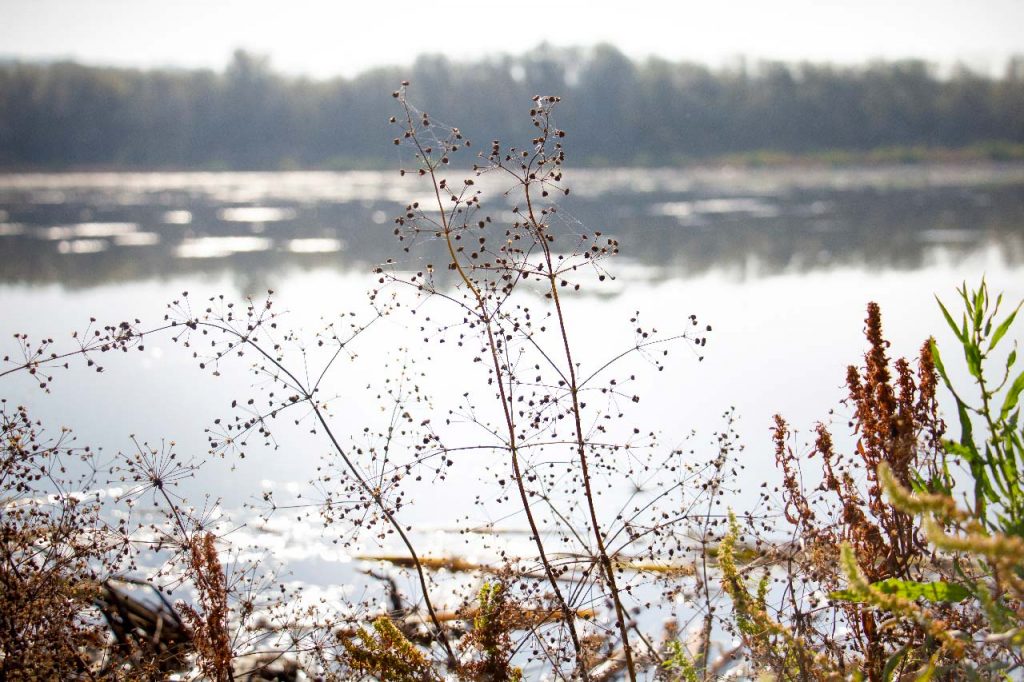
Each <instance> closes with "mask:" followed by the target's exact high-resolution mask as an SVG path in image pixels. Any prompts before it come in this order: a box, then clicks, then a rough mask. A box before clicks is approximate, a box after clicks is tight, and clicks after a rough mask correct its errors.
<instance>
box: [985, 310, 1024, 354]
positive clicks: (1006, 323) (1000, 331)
mask: <svg viewBox="0 0 1024 682" xmlns="http://www.w3.org/2000/svg"><path fill="white" fill-rule="evenodd" d="M1021 305H1024V301H1021V302H1020V303H1018V304H1017V308H1016V309H1015V310H1014V311H1013V312H1012V313H1010V314H1009V316H1007V318H1006V319H1005V320H1003V321H1002V323H1000V325H999V326H998V327H996V331H995V334H993V335H992V340H991V341H989V342H988V349H989V350H992V349H993V348H995V347H996V344H997V343H999V340H1000V339H1002V338H1003V337H1004V336H1006V332H1007V331H1009V329H1010V325H1011V324H1013V321H1014V319H1016V317H1017V312H1018V311H1019V310H1020V307H1021Z"/></svg>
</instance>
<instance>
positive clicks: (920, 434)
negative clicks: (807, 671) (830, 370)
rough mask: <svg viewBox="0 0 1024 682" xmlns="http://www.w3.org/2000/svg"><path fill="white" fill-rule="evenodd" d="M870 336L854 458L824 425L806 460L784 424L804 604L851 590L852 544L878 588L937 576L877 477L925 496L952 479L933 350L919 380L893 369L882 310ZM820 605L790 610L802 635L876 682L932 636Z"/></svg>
mask: <svg viewBox="0 0 1024 682" xmlns="http://www.w3.org/2000/svg"><path fill="white" fill-rule="evenodd" d="M864 334H865V337H866V339H867V342H868V350H867V352H866V353H865V355H864V365H863V367H857V366H852V365H851V366H850V367H849V368H848V370H847V377H846V384H847V389H848V394H849V397H848V399H847V404H848V405H849V406H850V407H851V408H852V410H853V416H852V419H851V421H850V426H851V427H852V430H853V437H854V444H853V448H854V451H853V453H852V454H851V455H843V454H841V453H839V452H837V451H836V446H835V444H834V442H833V438H832V434H831V433H830V432H829V429H828V427H827V426H826V425H824V424H820V423H819V424H818V425H817V426H816V428H815V431H816V440H815V442H814V445H813V446H812V448H811V450H810V452H809V453H808V454H807V455H806V456H800V455H799V454H798V453H797V452H796V451H795V450H794V448H793V446H792V445H791V441H792V435H791V433H790V431H789V428H788V426H787V424H786V423H785V421H783V419H782V418H781V417H778V416H777V417H776V418H775V419H776V427H775V431H774V441H775V453H776V463H777V465H778V467H779V469H780V470H781V472H782V476H783V500H784V504H785V518H786V520H787V522H788V523H790V524H791V525H792V526H793V527H794V529H795V531H796V533H797V535H798V537H799V538H800V542H801V545H802V547H801V551H800V552H799V553H797V554H796V555H795V558H796V561H795V563H794V564H791V566H790V569H789V578H788V580H789V589H790V590H791V591H793V593H794V595H795V597H796V599H800V598H802V595H810V594H813V593H814V592H815V591H818V592H819V593H820V592H826V593H828V592H834V591H835V590H838V589H839V588H840V587H841V586H842V584H843V583H844V582H845V575H844V573H843V572H842V570H841V569H840V567H839V561H838V548H839V547H840V545H842V544H843V543H846V545H847V546H849V547H850V548H851V549H852V550H853V552H852V554H853V556H855V557H856V560H857V563H858V566H859V570H860V571H861V572H862V573H863V575H864V576H865V579H866V580H867V581H868V582H870V583H874V582H878V581H884V580H887V579H901V580H921V579H923V578H924V577H925V576H927V575H929V574H930V571H932V570H934V565H931V564H929V556H930V555H929V552H928V550H927V548H926V542H925V538H924V535H923V533H922V529H921V525H920V522H919V520H918V519H916V518H915V517H914V516H913V515H911V514H908V513H906V512H904V511H902V510H901V509H900V508H898V507H896V506H894V505H893V504H891V503H890V502H889V501H888V500H887V499H885V497H884V495H883V490H882V486H881V484H880V483H879V481H878V478H877V473H876V472H877V470H878V467H879V465H884V466H886V467H888V471H890V472H891V474H892V476H893V477H894V478H895V479H896V480H897V481H899V483H900V485H902V486H905V487H908V488H910V487H913V486H917V487H918V488H921V489H927V488H928V486H930V485H932V484H933V483H934V482H936V481H940V479H941V478H942V474H941V472H942V461H943V460H942V458H943V452H942V448H941V442H940V441H941V437H942V434H943V433H944V430H945V424H944V423H943V422H942V420H941V419H940V418H939V416H938V407H937V400H936V395H935V388H936V383H937V376H936V372H935V364H934V360H933V358H932V354H931V350H930V345H929V343H928V342H926V343H925V344H924V345H923V346H922V348H921V352H920V357H919V359H918V363H917V369H916V372H915V371H914V370H912V369H911V365H910V363H909V362H908V361H907V360H905V359H902V358H901V359H898V360H896V361H895V362H891V361H890V359H889V356H888V350H889V342H888V341H886V340H885V337H884V335H883V332H882V320H881V312H880V309H879V306H878V305H877V304H875V303H871V304H869V305H868V313H867V319H866V320H865V328H864ZM815 460H818V461H820V462H821V464H820V471H821V474H820V476H819V475H817V473H816V472H817V469H816V468H815V469H809V468H808V465H809V464H811V463H812V462H814V461H815ZM940 482H943V483H945V481H944V480H942V481H940ZM814 601H816V602H817V604H818V610H817V611H809V612H804V613H802V612H801V609H799V608H796V609H790V612H791V613H794V612H795V615H794V622H793V626H794V628H795V630H796V631H797V632H798V633H799V634H800V636H802V637H804V638H807V639H808V641H810V642H813V643H814V646H817V647H821V648H822V650H828V651H831V652H832V655H833V656H835V657H837V658H838V660H840V661H841V662H843V665H844V666H849V667H848V668H847V669H849V670H853V669H860V670H861V671H862V672H863V673H864V674H866V675H867V676H868V677H869V678H870V679H875V678H876V677H877V676H878V675H881V671H882V669H883V668H884V667H885V664H886V661H887V659H888V655H889V654H891V651H892V647H893V646H894V645H896V643H897V642H902V643H906V642H908V641H911V642H917V643H920V642H923V641H925V640H926V639H927V638H928V637H929V636H930V635H929V633H928V632H927V630H924V629H921V628H917V629H916V630H915V629H914V628H915V627H916V626H914V625H913V623H911V624H909V625H906V626H905V627H909V628H910V630H909V631H907V630H905V629H904V630H902V631H897V630H895V629H887V628H886V627H885V625H884V624H883V623H882V622H881V620H879V618H880V617H879V615H878V614H877V613H875V611H874V609H873V607H871V606H869V605H865V604H863V603H859V602H856V601H840V602H837V603H834V604H833V605H832V606H831V607H828V606H827V603H826V602H825V600H823V599H822V598H821V597H817V598H816V599H813V598H812V602H814ZM794 603H796V602H794ZM943 617H946V618H949V619H950V620H951V621H952V622H955V623H956V624H957V626H960V627H964V628H968V629H969V628H970V627H971V624H970V622H969V621H968V619H966V617H965V616H963V615H961V611H958V610H957V609H946V611H945V612H944V613H943ZM837 621H838V622H841V623H844V624H845V625H846V627H848V628H849V630H850V635H849V636H848V637H846V638H837V637H835V636H834V635H833V634H832V633H833V631H834V626H835V622H837Z"/></svg>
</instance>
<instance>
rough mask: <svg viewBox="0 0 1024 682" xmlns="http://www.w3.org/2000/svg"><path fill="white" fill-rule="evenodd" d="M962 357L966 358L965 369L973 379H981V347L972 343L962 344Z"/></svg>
mask: <svg viewBox="0 0 1024 682" xmlns="http://www.w3.org/2000/svg"><path fill="white" fill-rule="evenodd" d="M964 358H966V359H967V370H968V371H969V372H970V373H971V376H972V377H974V378H975V379H981V349H980V348H978V347H977V346H975V345H974V344H973V343H965V344H964Z"/></svg>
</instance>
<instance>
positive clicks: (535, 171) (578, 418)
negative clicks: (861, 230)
mask: <svg viewBox="0 0 1024 682" xmlns="http://www.w3.org/2000/svg"><path fill="white" fill-rule="evenodd" d="M534 102H535V103H536V104H537V107H536V108H535V109H533V110H532V111H531V114H532V116H533V121H534V125H535V126H536V127H538V128H540V129H541V135H540V136H539V137H537V138H535V139H534V145H535V151H534V153H533V155H532V156H531V157H530V158H529V160H528V161H526V162H523V163H522V164H521V166H520V169H521V170H520V172H521V173H522V175H519V174H517V173H516V172H514V171H513V170H511V169H508V168H507V166H504V165H502V166H499V167H501V168H504V169H505V170H508V172H510V173H512V175H514V176H515V177H516V180H517V181H518V182H519V183H520V184H521V185H522V187H523V193H524V196H525V198H526V211H527V212H526V218H527V225H528V227H529V228H530V230H531V231H532V232H533V234H534V237H535V240H536V242H537V243H538V244H540V247H541V250H542V251H543V253H544V265H545V267H546V272H545V273H544V274H545V277H546V279H547V281H548V293H549V295H550V297H551V300H552V302H553V303H554V307H555V315H556V318H557V321H558V334H559V336H560V337H561V341H562V349H563V350H564V352H565V364H566V368H567V370H568V377H567V378H568V384H569V386H568V390H569V395H570V397H571V398H572V416H573V421H574V428H575V432H576V452H577V455H578V457H579V463H580V475H581V477H582V479H583V487H584V491H585V497H586V501H587V512H588V514H589V515H590V525H591V529H592V530H593V533H594V540H595V542H596V543H597V553H598V558H599V560H600V563H601V569H602V571H603V572H604V576H605V580H606V581H607V583H608V591H609V594H610V595H611V598H612V603H613V604H614V606H615V620H616V625H617V626H618V629H619V634H620V636H621V637H622V648H623V652H624V655H625V659H626V670H627V671H628V673H629V679H630V680H636V667H635V665H634V664H633V649H632V647H631V646H630V644H629V624H628V622H627V614H626V610H625V608H624V607H623V605H622V598H621V596H620V594H619V588H618V585H617V584H616V582H615V569H614V567H613V566H612V560H611V558H610V557H609V556H608V551H607V549H606V548H605V542H604V533H603V532H602V530H601V528H602V526H601V523H600V521H599V520H598V518H597V509H596V507H595V505H594V492H593V489H592V487H591V484H590V467H589V466H588V463H587V445H586V441H585V439H584V436H583V419H582V410H581V408H580V399H579V390H580V389H579V384H578V382H577V379H576V363H575V362H574V361H573V356H572V346H571V344H570V343H569V332H568V329H567V327H566V322H565V315H564V313H563V312H562V303H561V298H560V297H559V295H558V289H559V281H558V270H557V269H556V268H555V264H554V261H553V259H552V256H551V237H550V235H549V234H548V232H547V225H546V224H545V223H544V222H543V221H542V220H541V219H539V218H538V216H537V211H536V209H535V208H534V202H533V196H532V190H533V187H534V180H535V179H536V178H537V176H541V177H543V178H547V177H551V178H552V179H553V180H555V181H556V182H557V179H558V177H560V171H559V166H560V165H561V163H562V160H563V158H564V152H563V151H562V148H561V147H562V145H561V143H559V142H555V155H554V156H553V157H549V156H548V154H547V149H546V146H545V143H546V141H547V140H548V139H550V138H552V137H553V138H555V139H556V140H557V139H558V138H560V137H561V136H562V135H564V133H562V131H559V130H553V129H552V128H551V126H550V115H551V109H552V107H553V106H554V105H555V104H557V102H558V98H557V97H535V98H534ZM491 158H492V162H496V163H498V164H501V160H500V156H498V157H495V156H494V155H493V154H492V157H491ZM545 166H547V168H545ZM542 182H543V181H542ZM541 186H542V187H543V184H542V185H541ZM561 284H562V286H564V285H565V284H566V282H564V281H563V282H562V283H561Z"/></svg>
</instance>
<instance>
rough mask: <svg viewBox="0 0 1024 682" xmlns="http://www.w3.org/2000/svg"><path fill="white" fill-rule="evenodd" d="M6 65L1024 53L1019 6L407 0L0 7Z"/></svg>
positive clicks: (183, 0) (938, 59) (961, 58)
mask: <svg viewBox="0 0 1024 682" xmlns="http://www.w3.org/2000/svg"><path fill="white" fill-rule="evenodd" d="M0 4H2V8H3V21H2V22H0V58H4V59H18V60H26V61H34V60H52V59H65V58H67V59H74V60H76V61H80V62H83V63H87V64H96V65H111V66H127V67H139V68H153V67H173V68H212V69H218V70H219V69H220V68H222V67H223V66H224V65H225V64H226V63H227V62H228V60H229V58H230V56H231V53H232V52H233V51H234V50H235V49H239V48H241V49H245V50H248V51H251V52H255V53H258V54H262V55H267V56H268V57H270V61H271V64H272V66H273V67H274V68H275V69H277V70H280V71H283V72H285V73H288V74H296V75H298V74H301V75H308V76H312V77H315V78H327V77H332V76H353V75H356V74H358V73H360V72H362V71H365V70H366V69H369V68H372V67H375V66H385V65H408V64H411V63H412V62H413V61H414V60H415V58H416V57H417V56H418V55H420V54H443V55H445V56H448V57H450V58H451V59H454V60H470V59H479V58H483V57H486V56H494V55H499V54H522V53H524V52H527V51H529V50H530V49H533V48H535V47H536V46H537V45H539V44H541V43H544V42H546V43H550V44H552V45H555V46H559V47H564V46H591V45H595V44H597V43H601V42H605V43H610V44H612V45H615V46H616V47H617V48H619V49H620V50H622V51H623V52H625V53H626V54H627V55H629V56H630V57H633V58H636V59H643V58H646V57H648V56H659V57H663V58H666V59H670V60H687V61H696V62H701V63H706V64H710V65H713V66H718V65H722V64H726V63H729V62H730V61H732V60H735V59H737V58H738V57H740V56H743V57H746V58H748V59H754V60H756V59H778V60H783V61H814V62H831V63H837V64H852V63H863V62H866V61H869V60H872V59H886V60H894V59H904V58H920V59H925V60H927V61H930V62H934V63H936V64H939V65H940V66H945V67H948V66H951V65H953V64H955V63H964V64H967V65H968V66H970V67H971V68H974V69H976V70H980V71H983V72H986V73H991V74H998V73H1000V72H1001V70H1002V68H1003V67H1004V66H1005V64H1006V61H1007V60H1008V59H1009V58H1010V57H1011V56H1013V55H1015V54H1024V31H1022V30H1021V27H1022V26H1024V2H1021V0H975V1H974V2H963V1H962V0H930V1H929V0H888V1H886V0H861V1H859V2H839V1H836V0H776V1H775V2H771V3H766V2H763V0H732V1H727V2H719V3H711V2H694V1H693V0H677V1H676V2H672V3H669V2H653V1H652V0H634V1H633V2H629V3H621V2H615V3H611V2H604V1H600V2H598V1H594V0H591V1H590V2H586V1H584V0H560V1H559V2H550V3H535V4H530V3H516V4H512V3H509V2H504V1H487V0H476V1H475V2H468V1H466V0H451V1H449V2H445V3H439V4H438V5H433V6H432V5H430V4H428V3H424V2H411V1H410V0H390V1H389V2H386V3H367V2H359V3H341V2H337V1H333V2H332V1H330V0H293V1H292V2H290V3H288V4H287V5H284V4H282V3H280V2H268V1H266V0H176V1H172V2H167V1H166V0H88V1H87V2H86V1H83V0H0Z"/></svg>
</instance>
